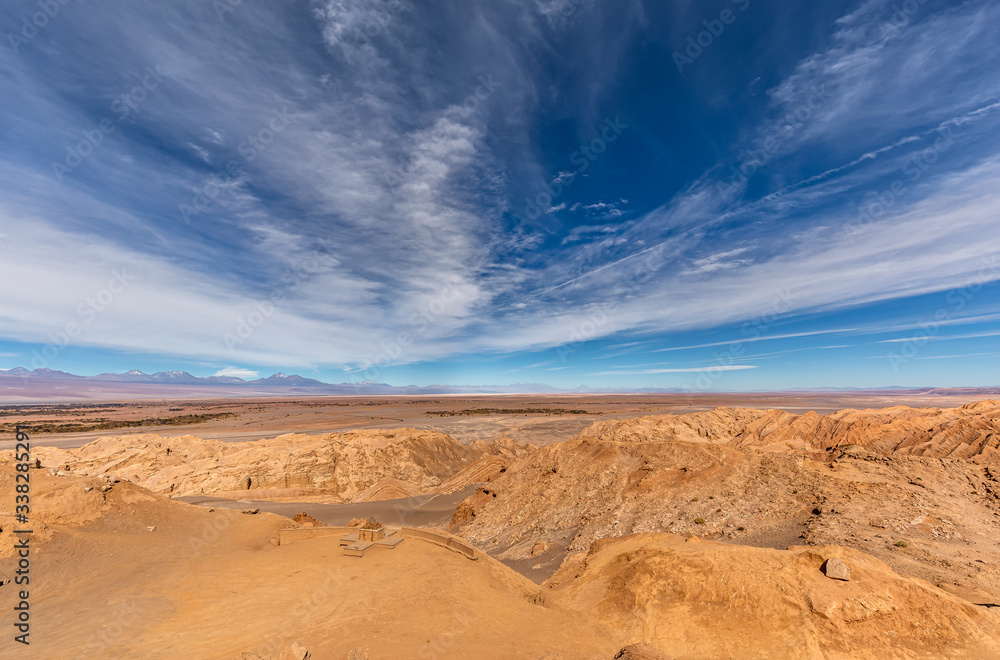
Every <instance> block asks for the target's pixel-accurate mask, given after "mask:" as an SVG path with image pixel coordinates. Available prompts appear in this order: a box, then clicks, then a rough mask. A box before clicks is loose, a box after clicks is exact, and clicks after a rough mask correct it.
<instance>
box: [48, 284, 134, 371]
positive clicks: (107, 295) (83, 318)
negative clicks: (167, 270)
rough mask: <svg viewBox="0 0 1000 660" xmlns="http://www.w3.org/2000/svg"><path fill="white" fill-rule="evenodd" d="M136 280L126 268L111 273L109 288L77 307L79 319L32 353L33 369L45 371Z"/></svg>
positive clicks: (52, 333)
mask: <svg viewBox="0 0 1000 660" xmlns="http://www.w3.org/2000/svg"><path fill="white" fill-rule="evenodd" d="M134 280H135V276H134V275H129V274H128V273H126V272H125V269H124V268H119V269H117V270H113V271H111V278H110V279H109V280H108V284H107V286H105V287H104V288H102V289H100V290H99V291H97V292H96V293H95V294H94V295H92V296H87V297H86V298H85V299H83V300H82V301H81V302H80V304H78V305H77V306H76V316H77V318H76V319H74V320H71V321H67V322H66V324H65V325H64V326H63V327H62V329H61V330H59V331H57V332H50V333H49V340H50V341H49V343H48V344H47V345H46V346H45V347H44V348H42V350H41V351H39V350H37V349H36V350H34V351H32V352H31V354H32V357H31V368H32V369H45V368H46V367H48V366H49V362H51V361H52V360H55V359H56V357H58V355H59V354H60V353H61V352H62V351H63V350H65V349H66V347H67V346H69V345H70V344H71V343H72V341H73V339H75V338H76V337H79V336H80V334H81V333H82V332H83V331H84V330H85V329H86V328H87V326H89V325H90V324H91V323H93V322H94V320H95V319H96V318H97V316H98V314H100V313H101V312H103V311H104V310H105V309H107V308H108V307H110V306H111V304H112V303H114V301H115V298H117V297H118V296H119V295H120V294H121V293H122V292H123V291H125V289H127V288H128V287H129V284H131V283H132V282H133V281H134Z"/></svg>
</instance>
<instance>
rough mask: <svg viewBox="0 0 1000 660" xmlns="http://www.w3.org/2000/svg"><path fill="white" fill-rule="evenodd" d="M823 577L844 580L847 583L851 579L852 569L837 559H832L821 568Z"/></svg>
mask: <svg viewBox="0 0 1000 660" xmlns="http://www.w3.org/2000/svg"><path fill="white" fill-rule="evenodd" d="M821 568H822V570H823V575H825V576H827V577H828V578H830V579H832V580H843V581H845V582H847V581H848V580H850V579H851V567H850V566H848V565H847V564H845V563H844V562H843V561H841V560H840V559H838V558H836V557H830V558H829V559H827V560H826V561H825V562H823V566H822V567H821Z"/></svg>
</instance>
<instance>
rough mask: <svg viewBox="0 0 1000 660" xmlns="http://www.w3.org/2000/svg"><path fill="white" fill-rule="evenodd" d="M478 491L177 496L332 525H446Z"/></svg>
mask: <svg viewBox="0 0 1000 660" xmlns="http://www.w3.org/2000/svg"><path fill="white" fill-rule="evenodd" d="M475 491H476V488H475V486H471V487H469V488H466V489H463V490H460V491H457V492H455V493H450V494H448V495H422V496H420V497H405V498H401V499H397V500H379V501H376V502H359V503H357V504H322V503H316V502H271V501H268V500H229V499H220V498H213V497H178V498H175V499H177V500H178V501H181V502H187V503H189V504H197V505H199V506H203V507H209V508H226V509H236V510H239V511H243V510H246V509H260V510H261V511H266V512H268V513H274V514H277V515H279V516H286V517H288V518H291V517H292V516H294V515H295V514H297V513H307V514H309V515H310V516H312V517H313V518H315V519H317V520H319V521H320V522H322V523H324V524H326V525H333V526H337V525H346V524H348V523H349V522H350V521H352V520H354V519H355V518H363V519H367V518H369V517H375V518H376V519H377V520H379V521H380V522H382V523H383V524H385V525H400V526H401V525H407V526H411V527H440V528H444V527H446V526H447V524H448V521H449V520H451V516H452V515H453V514H454V513H455V507H456V506H458V504H459V503H460V502H461V501H462V500H464V499H465V498H466V497H468V496H469V495H471V494H472V493H474V492H475Z"/></svg>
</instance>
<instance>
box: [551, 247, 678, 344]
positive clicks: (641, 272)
mask: <svg viewBox="0 0 1000 660" xmlns="http://www.w3.org/2000/svg"><path fill="white" fill-rule="evenodd" d="M664 249H665V248H664V246H663V245H658V246H656V247H654V248H650V249H649V251H648V252H646V254H645V255H643V259H642V260H641V261H640V262H639V265H640V268H639V269H638V270H637V272H635V273H630V274H629V275H627V276H625V277H623V278H622V279H621V280H619V284H621V285H622V286H623V287H624V291H623V292H622V293H621V295H620V296H618V297H617V298H615V299H614V300H611V301H610V302H606V303H601V304H599V305H596V306H594V307H592V308H591V309H589V310H588V311H587V320H586V321H581V322H580V323H579V324H577V325H576V326H575V327H573V328H572V329H571V330H570V332H569V335H568V337H567V338H566V342H565V343H563V344H561V345H559V346H557V347H556V353H557V355H558V356H559V362H560V363H562V364H566V362H567V360H568V358H569V357H570V356H571V355H573V354H574V353H576V352H577V351H578V350H579V349H580V348H581V347H582V346H583V345H584V344H585V343H586V342H588V341H590V340H591V339H594V338H595V337H597V336H598V335H599V333H600V330H601V328H603V327H604V326H605V325H606V324H607V323H608V321H609V320H610V319H611V315H612V314H613V313H614V312H615V310H616V309H618V306H619V305H620V304H621V300H622V299H624V298H626V297H627V296H628V295H630V294H632V293H634V292H636V291H638V290H639V288H640V287H641V286H642V285H643V284H644V283H645V282H647V281H649V279H650V278H651V277H652V276H653V273H655V272H656V271H658V270H659V269H660V268H662V267H663V265H664V264H665V263H666V260H665V259H664V258H663V251H664Z"/></svg>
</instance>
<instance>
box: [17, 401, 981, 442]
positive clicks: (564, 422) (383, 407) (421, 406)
mask: <svg viewBox="0 0 1000 660" xmlns="http://www.w3.org/2000/svg"><path fill="white" fill-rule="evenodd" d="M981 398H983V397H981V396H974V395H967V394H961V393H957V394H948V395H930V394H919V395H917V394H909V393H860V394H852V393H819V394H809V393H779V394H695V395H687V394H658V395H600V396H595V395H551V396H542V395H530V396H527V395H509V396H496V395H483V396H427V397H413V396H395V397H388V396H384V397H371V398H358V397H313V398H305V399H303V398H297V399H292V398H279V399H267V400H257V399H216V400H189V401H178V400H166V401H138V402H137V401H131V402H119V403H110V402H109V403H104V402H101V403H86V404H60V405H62V406H63V407H59V408H56V407H52V406H47V405H45V404H31V405H30V406H0V421H2V422H4V423H24V424H28V425H30V424H31V423H32V422H36V423H37V422H38V421H40V420H59V421H60V422H61V423H68V422H87V421H89V420H93V419H95V418H106V419H111V420H138V419H150V418H160V417H173V416H180V415H190V414H217V413H233V414H234V415H235V417H229V418H225V419H219V420H212V421H208V422H204V423H198V424H189V425H184V426H160V427H157V426H149V427H142V428H123V429H118V430H111V431H108V430H105V431H90V432H85V433H60V434H33V435H32V438H33V439H34V440H35V441H36V443H38V444H44V445H47V446H52V447H61V448H64V449H68V448H74V447H81V446H83V445H85V444H87V443H88V442H91V441H93V440H96V439H97V438H100V437H103V436H108V435H126V434H130V433H159V434H161V435H165V436H181V435H186V434H193V435H197V436H199V437H202V438H213V439H218V440H223V441H230V442H238V441H247V440H259V439H261V438H265V437H274V436H277V435H280V434H282V433H290V432H300V433H313V434H318V433H331V432H337V431H346V430H350V429H377V428H401V427H408V428H418V429H431V430H435V431H440V432H441V433H447V434H448V435H450V436H452V437H453V438H455V439H456V440H458V441H460V442H463V443H469V442H474V441H476V440H485V441H489V440H493V439H495V438H497V437H500V436H509V437H511V438H513V439H514V440H516V441H518V442H520V443H524V444H531V445H536V446H541V445H546V444H551V443H553V442H559V441H562V440H565V439H567V438H570V437H572V436H573V435H575V434H576V433H578V432H579V431H581V430H583V429H584V428H586V427H587V426H589V425H590V424H592V423H593V422H595V421H599V420H606V419H626V418H630V417H640V416H644V415H660V414H670V413H678V414H679V413H686V412H696V411H700V410H711V409H713V408H716V407H719V406H729V407H746V408H777V409H782V410H787V411H789V412H793V413H804V412H807V411H810V410H814V411H816V412H818V413H821V414H825V413H831V412H835V411H837V410H843V409H845V408H884V407H888V406H892V405H908V406H940V407H954V406H960V405H963V404H965V403H971V402H973V401H976V400H980V399H981ZM67 405H68V406H71V407H65V406H67ZM477 408H495V409H496V408H505V409H523V408H557V409H567V410H586V411H587V414H544V413H519V414H496V415H462V416H439V415H435V414H429V413H434V412H449V411H450V412H454V411H462V410H468V409H477ZM11 448H13V440H12V439H11V438H10V437H9V436H8V437H4V438H2V439H0V450H3V449H11Z"/></svg>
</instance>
